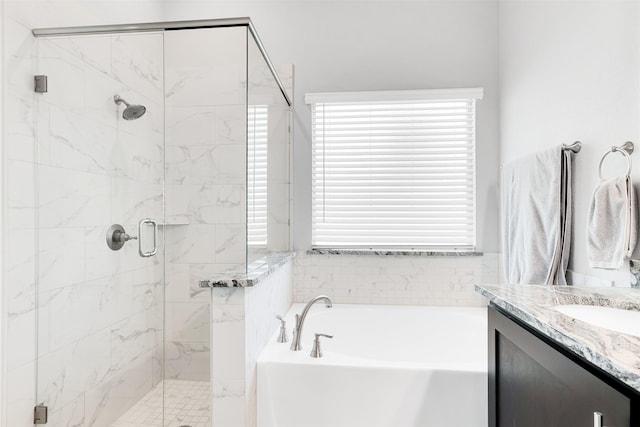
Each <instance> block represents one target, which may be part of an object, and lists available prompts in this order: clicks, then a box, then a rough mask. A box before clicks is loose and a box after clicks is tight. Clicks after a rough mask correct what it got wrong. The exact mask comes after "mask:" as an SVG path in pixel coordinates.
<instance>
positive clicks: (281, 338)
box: [276, 315, 289, 343]
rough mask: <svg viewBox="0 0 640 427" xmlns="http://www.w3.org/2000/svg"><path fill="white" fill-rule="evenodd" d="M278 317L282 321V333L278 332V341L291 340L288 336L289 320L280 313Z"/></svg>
mask: <svg viewBox="0 0 640 427" xmlns="http://www.w3.org/2000/svg"><path fill="white" fill-rule="evenodd" d="M276 318H277V319H278V320H279V321H280V333H279V334H278V342H280V343H283V342H287V341H289V338H287V322H285V320H284V319H283V318H282V316H280V315H276Z"/></svg>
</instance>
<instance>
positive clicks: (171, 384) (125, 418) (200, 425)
mask: <svg viewBox="0 0 640 427" xmlns="http://www.w3.org/2000/svg"><path fill="white" fill-rule="evenodd" d="M210 393H211V392H210V383H209V382H208V381H182V380H165V381H164V408H165V409H164V418H165V420H164V424H163V422H162V418H163V414H162V403H163V402H162V400H163V399H162V383H160V384H158V385H157V386H156V387H155V388H154V389H153V390H151V391H150V392H149V393H147V394H146V395H145V396H144V397H143V398H142V399H140V401H138V403H136V404H135V405H134V406H132V407H131V408H130V409H129V410H128V411H127V412H125V413H124V414H122V416H121V417H120V418H118V419H117V420H116V422H114V423H113V424H111V427H141V426H144V427H182V426H189V427H210V426H211V414H210V412H209V408H210V403H209V401H210V399H209V396H210Z"/></svg>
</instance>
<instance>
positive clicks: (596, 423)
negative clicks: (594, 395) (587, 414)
mask: <svg viewBox="0 0 640 427" xmlns="http://www.w3.org/2000/svg"><path fill="white" fill-rule="evenodd" d="M593 427H603V426H602V413H600V412H594V413H593Z"/></svg>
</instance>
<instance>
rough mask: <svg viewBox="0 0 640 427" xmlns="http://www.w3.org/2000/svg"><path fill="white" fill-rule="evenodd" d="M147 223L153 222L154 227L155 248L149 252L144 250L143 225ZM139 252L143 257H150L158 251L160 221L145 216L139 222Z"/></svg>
mask: <svg viewBox="0 0 640 427" xmlns="http://www.w3.org/2000/svg"><path fill="white" fill-rule="evenodd" d="M146 224H151V226H152V227H153V249H152V250H151V251H149V252H145V251H143V250H142V227H143V226H144V225H146ZM138 237H139V238H138V253H139V254H140V256H141V257H143V258H149V257H152V256H154V255H155V254H157V253H158V223H157V222H156V221H155V220H153V219H151V218H145V219H141V220H140V222H139V223H138Z"/></svg>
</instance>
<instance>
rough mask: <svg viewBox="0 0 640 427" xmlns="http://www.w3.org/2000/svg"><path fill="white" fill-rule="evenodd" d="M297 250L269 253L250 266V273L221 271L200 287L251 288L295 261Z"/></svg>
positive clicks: (203, 281) (202, 281)
mask: <svg viewBox="0 0 640 427" xmlns="http://www.w3.org/2000/svg"><path fill="white" fill-rule="evenodd" d="M297 255H298V253H297V252H285V253H277V254H272V255H267V256H265V257H263V258H260V259H259V260H257V261H254V262H252V263H251V264H249V266H248V270H249V271H248V273H246V274H242V273H240V274H238V273H220V274H216V275H214V276H213V277H212V278H211V279H207V280H201V281H199V282H198V286H199V287H200V288H249V287H252V286H256V285H257V284H259V283H260V282H263V281H264V280H265V279H266V278H268V277H269V276H271V275H272V274H273V273H275V272H276V271H278V270H279V269H280V268H281V267H283V266H284V265H286V264H287V263H289V262H291V261H293V259H294V258H295V257H296V256H297Z"/></svg>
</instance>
